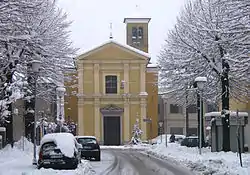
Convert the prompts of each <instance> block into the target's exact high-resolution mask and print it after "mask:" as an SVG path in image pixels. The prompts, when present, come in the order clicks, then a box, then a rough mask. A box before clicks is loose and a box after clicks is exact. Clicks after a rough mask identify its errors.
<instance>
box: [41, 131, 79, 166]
mask: <svg viewBox="0 0 250 175" xmlns="http://www.w3.org/2000/svg"><path fill="white" fill-rule="evenodd" d="M81 148H82V145H80V144H79V143H78V142H77V141H76V139H75V137H74V136H73V135H72V134H71V133H51V134H46V135H45V136H44V137H43V138H42V139H41V144H40V148H39V159H38V165H37V166H38V169H40V168H42V167H43V168H56V169H57V168H66V169H68V168H69V169H76V168H77V166H78V164H79V163H80V162H81V154H80V153H81V152H80V149H81Z"/></svg>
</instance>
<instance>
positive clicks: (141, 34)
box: [138, 27, 143, 39]
mask: <svg viewBox="0 0 250 175" xmlns="http://www.w3.org/2000/svg"><path fill="white" fill-rule="evenodd" d="M138 38H139V39H142V38H143V28H142V27H139V28H138Z"/></svg>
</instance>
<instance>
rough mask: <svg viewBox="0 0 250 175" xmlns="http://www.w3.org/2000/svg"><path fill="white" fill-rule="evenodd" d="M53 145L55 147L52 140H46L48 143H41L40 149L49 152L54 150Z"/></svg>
mask: <svg viewBox="0 0 250 175" xmlns="http://www.w3.org/2000/svg"><path fill="white" fill-rule="evenodd" d="M55 147H56V144H55V143H54V142H48V143H45V144H43V146H42V150H43V152H50V151H52V150H54V149H55Z"/></svg>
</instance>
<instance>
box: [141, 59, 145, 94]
mask: <svg viewBox="0 0 250 175" xmlns="http://www.w3.org/2000/svg"><path fill="white" fill-rule="evenodd" d="M145 67H146V65H145V64H141V65H140V92H146V80H145V79H146V72H145Z"/></svg>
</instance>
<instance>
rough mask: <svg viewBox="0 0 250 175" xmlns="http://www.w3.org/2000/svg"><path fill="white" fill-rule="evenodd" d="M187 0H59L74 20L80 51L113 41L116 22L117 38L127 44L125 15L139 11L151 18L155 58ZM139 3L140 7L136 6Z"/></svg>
mask: <svg viewBox="0 0 250 175" xmlns="http://www.w3.org/2000/svg"><path fill="white" fill-rule="evenodd" d="M186 1H187V0H58V5H59V7H61V8H63V10H64V11H65V12H66V13H67V14H68V18H69V20H71V21H73V23H72V26H71V28H70V30H71V31H72V33H71V38H72V41H73V43H74V46H75V47H77V48H80V49H81V50H80V53H81V52H84V51H87V50H89V49H91V48H93V47H95V46H97V45H100V44H102V43H104V42H106V41H107V40H109V34H110V23H112V28H113V30H112V31H113V37H114V40H116V41H118V42H120V43H123V44H125V43H126V38H125V37H126V30H125V29H126V27H125V24H124V23H123V19H124V17H133V14H134V13H135V11H139V13H140V14H142V15H144V16H147V17H151V18H152V19H151V21H150V24H149V53H151V57H152V58H151V61H152V62H156V59H157V55H159V51H160V50H161V47H162V45H163V44H164V39H166V34H167V32H168V30H169V29H171V28H173V26H174V24H175V21H176V17H177V15H178V14H179V12H180V11H181V8H182V7H183V5H184V3H185V2H186ZM136 5H138V7H137V8H136Z"/></svg>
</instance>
